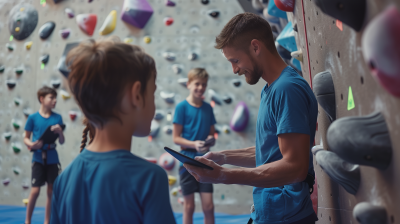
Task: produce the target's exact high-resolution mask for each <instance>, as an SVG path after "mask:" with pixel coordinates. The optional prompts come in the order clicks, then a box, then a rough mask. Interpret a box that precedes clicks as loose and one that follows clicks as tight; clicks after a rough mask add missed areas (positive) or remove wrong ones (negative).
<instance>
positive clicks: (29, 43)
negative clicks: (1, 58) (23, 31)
mask: <svg viewBox="0 0 400 224" xmlns="http://www.w3.org/2000/svg"><path fill="white" fill-rule="evenodd" d="M32 44H33V42H32V41H29V42H26V43H25V48H26V49H27V50H30V49H31V47H32Z"/></svg>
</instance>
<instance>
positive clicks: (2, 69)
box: [0, 65, 5, 73]
mask: <svg viewBox="0 0 400 224" xmlns="http://www.w3.org/2000/svg"><path fill="white" fill-rule="evenodd" d="M4 69H5V67H4V65H0V73H3V72H4Z"/></svg>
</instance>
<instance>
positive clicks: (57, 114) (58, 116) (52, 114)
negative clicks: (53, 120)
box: [51, 111, 61, 118]
mask: <svg viewBox="0 0 400 224" xmlns="http://www.w3.org/2000/svg"><path fill="white" fill-rule="evenodd" d="M51 116H53V117H57V118H60V117H61V115H60V114H59V113H56V112H54V111H52V112H51Z"/></svg>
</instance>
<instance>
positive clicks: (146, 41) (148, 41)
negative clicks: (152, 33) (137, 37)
mask: <svg viewBox="0 0 400 224" xmlns="http://www.w3.org/2000/svg"><path fill="white" fill-rule="evenodd" d="M143 41H144V42H145V43H146V44H149V43H150V42H151V38H150V37H144V39H143Z"/></svg>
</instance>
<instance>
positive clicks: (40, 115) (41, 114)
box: [24, 86, 64, 224]
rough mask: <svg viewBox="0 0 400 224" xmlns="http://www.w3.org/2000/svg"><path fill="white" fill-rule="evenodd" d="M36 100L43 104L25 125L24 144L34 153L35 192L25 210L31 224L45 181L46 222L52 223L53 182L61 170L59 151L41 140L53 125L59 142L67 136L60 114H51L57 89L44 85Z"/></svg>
mask: <svg viewBox="0 0 400 224" xmlns="http://www.w3.org/2000/svg"><path fill="white" fill-rule="evenodd" d="M37 97H38V100H39V103H40V109H39V111H38V112H36V113H34V114H31V115H29V117H28V120H27V121H26V124H25V137H24V143H25V144H26V146H27V147H28V149H29V150H32V151H33V158H32V189H31V193H30V194H29V199H28V200H29V202H28V206H27V208H26V219H25V223H26V224H30V223H31V218H32V212H33V209H34V208H35V204H36V199H37V198H38V196H39V193H40V187H41V186H43V185H44V184H45V183H46V182H47V201H46V215H45V221H44V223H49V221H50V208H51V207H50V206H51V196H52V194H53V182H54V180H55V179H56V177H57V176H58V173H59V171H60V170H61V168H60V167H61V166H60V164H59V160H58V154H57V151H56V144H43V142H42V141H41V140H39V138H40V136H42V134H43V133H44V132H45V130H46V129H47V127H49V126H51V130H52V131H53V132H55V133H57V134H58V135H59V138H58V141H59V143H60V144H63V143H64V135H63V132H62V129H61V126H60V125H62V124H63V121H62V118H61V116H60V115H59V114H57V113H54V112H53V111H52V109H53V108H54V107H55V106H56V103H57V92H56V91H55V90H54V89H52V88H50V87H47V86H45V87H42V88H41V89H39V90H38V92H37ZM32 134H33V135H32ZM31 135H32V141H31ZM44 159H45V160H44Z"/></svg>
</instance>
